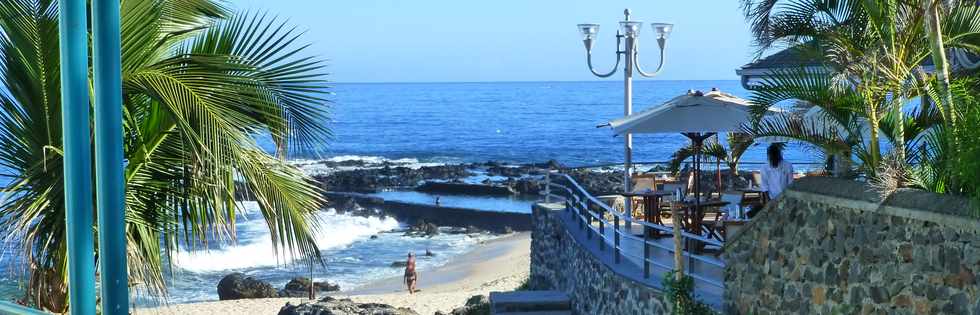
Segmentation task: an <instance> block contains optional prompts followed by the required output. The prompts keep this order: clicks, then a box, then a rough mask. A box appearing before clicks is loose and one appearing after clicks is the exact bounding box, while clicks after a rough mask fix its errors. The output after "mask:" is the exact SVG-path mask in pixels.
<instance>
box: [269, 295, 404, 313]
mask: <svg viewBox="0 0 980 315" xmlns="http://www.w3.org/2000/svg"><path fill="white" fill-rule="evenodd" d="M418 314H419V313H416V312H415V311H413V310H411V309H408V308H404V307H394V306H391V305H388V304H381V303H355V302H354V301H351V300H350V299H337V298H333V297H329V296H328V297H324V298H323V299H320V300H319V301H317V302H306V303H302V304H298V305H293V304H292V303H288V302H287V303H286V305H285V306H283V307H282V309H280V310H279V315H418Z"/></svg>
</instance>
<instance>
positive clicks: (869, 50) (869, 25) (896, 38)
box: [742, 0, 980, 176]
mask: <svg viewBox="0 0 980 315" xmlns="http://www.w3.org/2000/svg"><path fill="white" fill-rule="evenodd" d="M742 3H743V7H744V8H745V10H746V11H745V12H746V16H747V18H748V19H749V20H750V22H751V23H752V31H753V35H754V37H755V39H756V44H757V46H758V47H759V49H760V53H761V52H763V51H766V50H768V49H771V48H776V47H780V46H790V47H794V48H793V49H799V50H800V51H802V52H803V53H802V54H803V55H805V56H811V57H815V58H817V59H818V60H820V61H822V63H823V65H824V69H823V70H821V71H812V70H811V71H808V70H806V69H793V70H787V71H783V73H778V74H777V75H776V77H775V78H772V79H771V80H768V82H766V84H763V86H760V87H759V88H758V89H756V92H755V95H756V97H755V100H756V101H759V104H758V106H760V107H764V106H774V105H776V103H777V102H778V101H782V100H788V99H799V100H805V101H807V102H810V103H811V104H812V105H814V106H819V107H821V109H822V110H824V111H825V112H827V113H829V114H831V116H834V115H839V114H847V116H848V117H832V118H835V120H840V119H843V120H846V121H841V122H840V123H843V125H842V126H846V125H847V124H853V123H855V122H860V123H861V124H864V125H866V131H867V137H866V138H865V139H851V140H860V141H838V142H841V143H844V144H846V145H848V146H850V147H852V148H853V149H854V150H843V151H842V152H846V151H852V152H855V153H858V154H861V155H863V156H859V158H860V159H861V161H862V162H863V163H864V164H866V165H864V166H862V167H861V168H862V169H863V170H865V171H866V172H867V174H868V175H872V176H873V175H874V170H875V169H876V168H877V167H878V166H879V164H880V163H881V161H882V155H883V153H882V150H881V147H880V145H879V143H880V142H881V139H882V134H883V136H884V139H887V140H888V141H889V142H890V143H891V144H892V147H894V148H895V149H894V150H893V151H892V154H894V155H896V156H897V157H898V160H900V161H903V162H906V163H907V162H909V158H908V157H907V156H908V153H909V152H910V151H912V150H915V148H913V147H910V146H908V145H906V143H907V142H908V141H910V140H912V139H916V138H917V136H918V134H916V133H914V132H909V131H910V130H909V128H910V127H912V128H914V129H915V130H920V131H921V130H926V129H928V127H929V126H923V125H917V124H920V123H924V122H931V123H934V122H936V121H937V120H936V119H932V118H930V117H928V116H929V115H932V114H935V113H936V111H933V110H931V107H930V106H923V107H922V108H921V109H920V110H919V111H918V112H916V113H912V114H911V116H915V117H914V118H915V119H913V121H908V120H909V116H910V114H909V113H907V112H905V111H904V107H905V105H906V103H907V100H909V99H911V98H913V97H917V96H920V93H922V91H924V89H925V88H926V85H927V83H926V82H927V81H928V80H929V79H928V78H927V77H926V76H924V75H922V73H923V71H922V69H921V67H920V66H921V65H922V64H923V62H924V61H926V60H927V59H928V58H929V56H930V54H931V49H930V48H931V45H932V43H931V42H930V41H929V40H927V37H928V36H926V34H927V32H926V28H925V25H926V24H927V23H925V21H926V20H928V19H927V17H928V13H927V11H926V10H923V8H924V7H928V6H922V5H920V4H919V1H913V0H873V1H863V0H818V1H805V0H743V1H742ZM938 15H939V16H938V23H939V24H941V25H945V26H947V27H944V28H943V29H942V30H941V31H942V32H941V37H942V38H943V42H944V43H946V47H951V48H958V49H966V50H969V51H974V52H977V51H980V48H978V47H980V46H978V45H977V35H978V34H980V10H978V9H977V6H976V5H975V4H973V3H969V2H965V1H963V2H961V1H953V2H950V5H948V6H946V7H943V9H942V10H941V12H940V14H938ZM813 77H816V78H813ZM824 79H826V80H825V81H826V82H823V81H821V80H824ZM814 80H816V81H821V82H817V83H819V84H818V85H819V86H818V87H814V86H813V85H812V84H813V83H814V82H812V81H814ZM772 95H778V97H773V96H772ZM841 98H843V99H844V100H841ZM924 104H926V103H924ZM926 105H928V104H926ZM760 110H761V108H760ZM760 112H761V111H760ZM855 118H859V120H855ZM758 119H759V120H761V119H762V118H761V115H760V116H759V117H758ZM790 122H791V121H789V120H787V121H785V123H784V124H782V126H777V127H782V128H777V129H781V130H779V131H782V132H785V133H792V132H793V130H791V128H788V127H790V126H789V124H790ZM796 127H805V126H802V125H799V123H797V126H796ZM853 127H856V126H853ZM850 128H851V127H847V128H846V129H850ZM797 129H800V128H797ZM772 131H775V130H769V132H768V133H771V132H772ZM804 131H805V130H804ZM809 131H822V130H809ZM764 133H766V132H764ZM852 135H853V134H852ZM813 136H816V134H813V133H810V134H807V135H804V134H798V135H797V137H794V138H797V139H800V140H802V141H807V140H805V139H806V138H811V139H812V138H813ZM823 136H828V135H827V134H823ZM831 136H832V135H831ZM822 138H827V137H822ZM822 140H827V139H822ZM836 140H846V139H836ZM813 144H814V145H817V146H819V147H826V146H827V145H828V143H827V142H826V141H823V142H821V141H820V140H818V141H817V142H815V143H813ZM858 146H860V147H861V148H856V147H858Z"/></svg>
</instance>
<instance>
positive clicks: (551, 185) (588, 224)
mask: <svg viewBox="0 0 980 315" xmlns="http://www.w3.org/2000/svg"><path fill="white" fill-rule="evenodd" d="M545 179H546V184H545V192H544V194H545V201H546V202H552V198H558V199H559V200H560V201H562V202H564V203H565V212H566V213H568V214H570V215H573V216H574V218H575V221H576V222H577V223H578V224H577V225H578V227H579V229H580V230H584V231H585V233H586V238H587V239H588V240H592V239H596V240H597V242H598V246H599V250H600V251H606V250H607V248H611V249H612V250H611V254H612V255H613V262H614V263H615V264H620V263H621V261H622V258H621V257H623V256H627V257H632V258H634V259H638V260H640V261H641V262H642V265H643V277H644V278H645V279H649V278H650V273H651V272H650V270H651V267H659V268H663V269H668V270H677V268H675V267H674V266H673V262H672V260H671V263H670V264H665V263H662V262H660V261H657V260H656V259H652V258H651V253H652V249H653V248H657V249H661V250H664V251H667V252H669V253H671V254H674V253H675V249H674V247H673V246H666V245H663V244H660V243H659V242H657V240H656V239H655V238H651V237H650V235H651V233H650V232H652V231H658V232H661V233H664V232H665V233H673V232H674V231H673V228H671V227H667V226H663V225H659V224H655V223H650V222H645V221H634V220H633V219H632V218H630V216H628V215H626V214H625V213H623V212H622V211H618V210H616V209H615V208H613V207H610V206H609V205H607V204H606V203H605V202H602V201H601V200H599V199H597V198H596V197H594V196H592V195H591V194H590V193H589V192H588V191H586V190H585V189H584V188H582V186H580V185H579V184H578V182H576V181H575V179H573V178H572V177H571V176H569V175H567V174H563V173H558V172H555V171H549V172H548V175H547V176H545ZM607 214H608V215H609V216H611V217H612V222H610V221H609V220H608V219H607V218H606V217H607ZM624 223H631V224H637V225H640V226H642V227H643V236H642V237H637V236H635V235H633V234H632V232H627V231H623V228H624V227H626V226H628V225H624ZM609 227H611V228H612V236H611V237H610V236H608V235H607V233H606V229H607V228H609ZM680 234H681V238H682V241H684V242H683V243H684V244H688V245H690V244H693V243H694V242H701V243H703V244H705V245H713V246H718V247H721V246H722V245H724V244H723V243H722V242H720V241H718V240H715V239H711V238H709V237H705V236H702V235H697V234H692V233H689V232H687V231H682V232H681V233H680ZM623 239H629V240H633V241H638V242H641V244H642V246H643V256H639V254H638V253H630V252H629V251H624V250H623V248H622V247H621V244H622V240H623ZM688 245H685V246H688ZM681 255H682V256H683V257H684V258H686V259H687V260H688V264H687V265H688V268H683V269H684V274H686V275H688V276H690V277H691V278H694V279H695V280H698V281H701V282H703V283H706V284H709V285H711V286H715V287H718V288H724V282H723V281H722V279H711V278H710V277H708V276H705V275H703V274H699V273H697V271H696V270H694V268H693V267H694V265H695V262H699V263H702V264H704V265H706V266H709V267H714V268H718V269H719V270H723V269H724V268H725V263H724V262H723V261H721V260H718V259H712V258H708V257H704V256H700V255H697V254H692V253H690V252H689V251H687V250H682V251H681Z"/></svg>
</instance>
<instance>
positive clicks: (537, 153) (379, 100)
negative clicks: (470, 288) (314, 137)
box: [0, 80, 816, 304]
mask: <svg viewBox="0 0 980 315" xmlns="http://www.w3.org/2000/svg"><path fill="white" fill-rule="evenodd" d="M711 88H718V89H720V90H722V91H724V92H728V93H731V94H734V95H737V96H741V97H748V96H749V93H748V92H747V91H746V90H744V89H742V87H741V86H740V84H739V82H738V81H636V82H635V85H634V111H640V110H643V109H646V108H649V107H651V106H656V105H658V104H661V103H662V102H664V101H667V100H669V99H671V98H673V97H674V96H677V95H680V94H682V93H685V92H686V91H687V90H689V89H698V90H710V89H711ZM333 92H334V93H335V95H333V96H332V100H333V104H332V105H331V106H332V109H331V120H332V121H331V122H330V123H329V126H330V128H331V130H332V131H333V134H334V138H333V139H332V140H331V141H329V142H327V143H323V144H321V145H320V146H319V147H318V152H317V153H316V154H307V155H296V156H293V157H292V158H295V159H332V160H335V161H341V160H363V161H368V162H379V161H395V162H397V163H401V164H406V165H416V166H419V165H432V164H441V163H469V162H484V161H491V160H492V161H500V162H511V163H531V162H544V161H547V160H552V159H554V160H557V161H559V162H561V163H563V164H565V165H568V166H586V165H596V164H613V163H621V162H622V159H623V150H622V139H621V138H618V137H613V135H612V131H611V130H609V129H608V128H596V126H597V125H600V124H603V123H605V122H607V121H609V120H612V119H615V118H619V117H621V116H622V113H623V105H622V93H623V91H622V82H621V81H616V80H610V81H601V82H494V83H370V84H356V83H345V84H335V85H334V87H333ZM634 139H635V140H634V160H636V161H666V160H668V159H669V158H670V156H671V154H672V152H674V151H675V150H676V149H678V148H681V147H683V146H684V145H686V144H687V143H688V140H687V139H686V138H684V137H682V136H680V135H670V134H668V135H637V136H635V137H634ZM260 143H261V144H262V145H263V147H265V148H266V149H269V150H271V149H272V147H273V146H272V144H271V143H270V142H269V141H267V140H264V139H260ZM764 157H765V147H764V146H763V145H758V146H755V147H753V148H752V149H750V150H749V151H748V152H747V153H746V154H745V157H744V158H743V161H750V162H751V161H763V160H764ZM786 158H787V159H788V160H790V161H792V162H794V163H802V162H816V160H815V157H813V156H812V154H811V152H808V151H805V150H801V149H800V148H798V147H791V149H790V150H788V151H787V152H786ZM380 196H382V197H385V198H391V199H398V200H404V201H418V202H425V201H426V200H431V199H432V198H433V197H432V196H429V195H426V194H419V193H415V192H383V193H381V194H380ZM443 200H444V202H446V203H447V204H451V205H452V206H459V207H473V208H480V209H485V210H491V211H519V212H522V211H529V208H530V206H529V205H530V202H531V201H530V200H527V199H513V198H496V199H495V198H473V197H460V196H443ZM243 206H244V207H245V208H246V209H251V210H252V211H249V212H248V213H247V214H241V215H240V217H239V219H238V221H237V222H238V232H239V234H238V237H239V240H238V241H239V242H238V244H237V245H234V246H222V247H215V248H211V249H209V250H204V249H194V250H191V251H184V252H181V253H179V254H178V255H177V256H176V261H175V262H176V263H177V268H176V269H175V270H174V275H173V277H170V278H169V279H170V280H169V281H170V286H169V287H170V299H169V302H171V303H183V302H195V301H208V300H217V292H216V290H215V286H216V284H217V282H218V280H220V279H221V277H223V276H224V275H226V274H228V273H231V272H244V273H246V274H247V275H250V276H254V277H256V278H259V279H261V280H265V281H269V282H270V283H271V284H272V285H273V286H274V287H277V288H281V287H282V286H283V285H284V284H285V283H286V282H287V281H288V280H289V279H290V278H292V277H296V276H306V275H308V270H307V269H306V268H305V267H303V266H302V265H301V264H296V263H294V262H292V261H288V260H284V258H283V257H278V258H277V257H276V256H275V255H273V249H272V244H271V242H270V239H269V231H268V229H267V228H266V226H265V223H264V222H263V221H262V219H261V217H258V211H255V209H254V208H255V205H254V204H252V203H247V202H246V203H244V204H243ZM319 219H321V220H322V222H324V224H325V225H324V226H323V231H324V232H325V233H324V234H323V235H320V237H319V238H318V241H319V243H320V245H321V248H322V249H323V255H324V257H326V259H327V264H326V267H325V268H318V269H317V270H316V278H317V279H318V280H323V279H325V280H328V281H331V282H337V283H339V284H340V285H341V287H342V288H344V289H349V288H353V287H356V286H358V285H361V284H365V283H367V282H370V281H373V280H378V279H382V278H386V277H391V276H395V275H398V274H399V273H400V272H401V270H400V269H398V268H391V267H390V264H391V262H393V261H395V260H400V259H403V258H404V257H403V256H404V255H405V253H406V252H408V251H415V252H425V250H427V249H428V250H431V251H433V252H435V253H437V256H435V257H427V258H424V259H422V260H421V261H420V268H421V269H423V270H424V269H426V268H432V267H434V266H438V265H441V264H445V263H446V262H447V261H449V260H450V259H452V258H453V257H455V256H456V255H459V254H461V253H463V252H465V251H467V250H469V249H470V248H472V247H473V246H475V245H476V244H478V243H479V242H482V241H486V240H488V239H489V238H491V237H492V236H490V235H448V234H442V235H439V236H436V237H433V238H407V237H402V236H401V233H389V232H388V231H390V230H392V229H398V228H405V227H406V226H405V224H404V223H402V222H397V221H395V220H394V219H391V218H387V219H380V218H365V217H355V216H350V215H346V214H337V213H335V212H333V211H332V210H329V209H324V211H323V212H321V213H320V214H319ZM372 236H377V237H376V238H374V239H372V238H371V237H372ZM16 258H17V256H16V253H15V252H13V251H12V250H11V248H10V247H9V246H5V247H4V248H3V252H0V298H2V299H10V298H15V297H17V296H18V295H19V292H20V289H19V288H18V285H19V284H20V283H18V282H17V281H16V279H17V277H16V275H15V274H12V272H11V271H12V268H11V264H13V263H14V262H16V261H17V259H16ZM137 302H138V303H140V304H148V303H151V302H152V301H151V299H146V298H139V299H138V300H137Z"/></svg>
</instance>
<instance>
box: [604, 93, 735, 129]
mask: <svg viewBox="0 0 980 315" xmlns="http://www.w3.org/2000/svg"><path fill="white" fill-rule="evenodd" d="M749 119H750V112H749V101H747V100H744V99H741V98H739V97H737V96H734V95H731V94H728V93H723V92H721V91H711V92H708V93H702V92H700V91H688V92H687V93H686V94H684V95H681V96H678V97H675V98H673V99H671V100H669V101H667V102H666V103H664V104H663V105H661V106H657V107H654V108H650V109H647V110H644V111H642V112H638V113H635V114H633V115H629V116H626V117H623V118H620V119H616V120H613V121H610V122H609V126H610V127H612V129H613V131H614V132H615V133H616V134H617V135H621V134H626V133H705V132H707V133H717V132H729V131H737V130H739V127H740V126H741V125H742V124H743V123H746V122H749Z"/></svg>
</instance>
